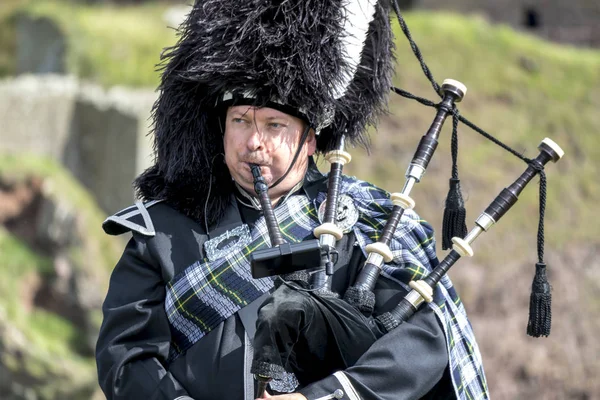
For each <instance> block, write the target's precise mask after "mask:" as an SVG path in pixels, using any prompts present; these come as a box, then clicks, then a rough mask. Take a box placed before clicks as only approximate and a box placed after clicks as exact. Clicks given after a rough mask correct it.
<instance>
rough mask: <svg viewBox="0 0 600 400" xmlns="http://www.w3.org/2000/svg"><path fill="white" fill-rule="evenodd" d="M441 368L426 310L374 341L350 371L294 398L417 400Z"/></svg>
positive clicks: (439, 346)
mask: <svg viewBox="0 0 600 400" xmlns="http://www.w3.org/2000/svg"><path fill="white" fill-rule="evenodd" d="M447 365H448V353H447V350H446V340H445V338H444V333H443V331H442V329H441V327H440V326H439V324H438V322H437V319H436V317H435V314H434V313H433V310H431V309H430V308H429V307H426V308H424V309H423V310H420V311H419V312H418V313H416V314H415V315H414V316H413V318H411V320H410V322H406V323H403V324H402V325H400V326H398V327H397V328H396V329H394V330H393V331H391V332H389V333H388V334H386V335H384V336H383V337H381V338H380V339H379V340H377V341H376V342H375V343H374V344H373V345H372V346H371V347H370V348H369V350H368V351H367V352H366V353H365V354H364V355H363V356H362V357H361V358H360V359H359V360H358V362H357V363H356V364H355V365H354V366H352V367H350V368H347V369H346V370H344V371H339V372H336V373H335V374H333V375H330V376H328V377H327V378H325V379H322V380H320V381H318V382H315V383H312V384H310V385H308V386H306V387H304V388H303V389H301V390H300V391H299V392H300V393H302V394H303V395H304V396H306V398H307V399H309V400H314V399H318V398H323V397H324V398H328V397H326V396H329V395H331V394H333V393H335V391H336V390H341V391H342V393H343V397H341V398H342V399H349V400H358V399H369V400H404V399H419V398H421V397H423V396H425V395H426V394H427V392H429V391H430V390H431V389H432V388H433V387H434V385H435V384H436V383H437V382H438V381H439V380H440V379H441V378H442V376H443V373H444V370H445V368H446V367H447ZM338 393H340V392H338ZM329 398H331V397H329Z"/></svg>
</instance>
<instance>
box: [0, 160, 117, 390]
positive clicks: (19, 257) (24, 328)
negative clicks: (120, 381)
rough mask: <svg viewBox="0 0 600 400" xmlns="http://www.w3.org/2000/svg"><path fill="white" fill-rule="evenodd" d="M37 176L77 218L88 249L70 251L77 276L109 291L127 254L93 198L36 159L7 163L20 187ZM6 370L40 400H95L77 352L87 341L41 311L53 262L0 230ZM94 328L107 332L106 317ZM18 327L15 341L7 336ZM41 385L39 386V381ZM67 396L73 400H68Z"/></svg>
mask: <svg viewBox="0 0 600 400" xmlns="http://www.w3.org/2000/svg"><path fill="white" fill-rule="evenodd" d="M30 176H36V177H40V178H42V179H43V180H44V191H45V195H46V197H49V198H51V199H54V200H55V201H59V202H60V203H61V204H62V205H63V206H66V207H67V208H69V209H70V210H74V211H76V214H77V218H78V222H77V224H76V226H77V228H76V229H77V230H78V231H79V235H78V236H80V237H81V243H79V244H78V245H77V246H74V247H73V248H72V249H71V250H69V251H70V253H71V254H69V259H70V260H71V265H72V267H74V268H84V269H85V274H86V275H87V276H88V277H90V279H93V280H94V281H95V282H97V285H98V286H99V287H100V288H101V290H105V289H106V286H107V284H108V275H109V272H110V271H111V269H112V268H113V266H114V265H115V263H116V260H117V257H118V256H119V254H120V252H121V250H122V249H121V244H120V242H116V241H115V239H114V238H111V237H108V236H106V235H104V234H103V233H102V232H101V228H100V225H101V222H102V220H103V214H102V212H101V211H99V209H98V206H97V205H96V204H95V202H94V201H93V199H92V198H91V196H90V195H89V194H88V193H87V192H86V191H85V190H84V189H83V188H82V187H81V186H80V185H79V184H78V183H77V182H76V181H75V179H74V178H73V177H72V176H70V174H69V173H67V172H66V171H65V170H64V169H63V168H61V167H60V166H59V165H58V164H57V163H55V162H52V161H50V160H47V159H43V158H39V157H36V156H26V155H20V156H11V155H0V177H1V178H2V179H3V180H5V181H13V182H18V181H21V180H24V179H26V178H27V177H30ZM0 254H2V264H1V266H0V332H4V333H3V334H2V335H3V336H2V337H0V339H1V340H2V341H3V343H2V344H3V348H4V349H5V351H4V352H3V354H1V355H0V357H1V360H0V362H1V363H2V364H3V365H5V366H6V367H7V368H9V369H10V370H12V371H13V372H14V373H15V374H16V375H15V376H23V373H25V374H26V375H27V376H28V377H29V378H28V379H30V380H29V381H28V382H29V383H28V384H27V385H28V388H29V389H28V390H32V391H34V392H35V393H36V395H37V396H38V397H37V398H40V399H53V398H74V399H75V398H76V399H89V398H90V393H91V392H92V391H93V390H94V388H95V387H96V385H95V380H96V376H95V365H94V360H93V359H91V358H86V357H82V356H80V355H78V354H77V352H76V351H74V349H75V348H77V346H79V345H80V344H81V340H83V339H82V337H83V336H82V333H81V332H80V330H79V329H78V328H77V327H76V326H75V325H73V324H72V323H71V322H69V321H68V320H66V319H64V318H62V317H61V316H59V315H57V314H54V313H52V312H49V311H47V310H44V309H42V308H39V307H37V306H35V305H34V304H33V296H34V293H32V292H33V291H35V290H36V287H37V285H38V284H39V282H41V281H43V280H45V279H48V276H51V275H53V274H54V271H53V264H52V260H51V259H49V258H47V257H44V256H40V255H38V254H36V253H35V251H34V250H33V249H31V248H29V247H28V246H27V244H25V243H24V242H22V241H21V240H19V239H17V238H16V237H14V236H13V235H11V234H10V233H9V232H8V231H7V230H6V229H5V228H4V227H3V226H0ZM92 314H93V316H92V319H91V320H90V322H91V324H93V325H95V326H97V327H99V323H100V319H99V318H98V315H97V314H98V312H97V311H94V312H93V313H92ZM7 327H10V332H14V334H12V335H8V334H6V332H7V331H6V329H7ZM31 379H33V380H34V381H31ZM65 396H66V397H65Z"/></svg>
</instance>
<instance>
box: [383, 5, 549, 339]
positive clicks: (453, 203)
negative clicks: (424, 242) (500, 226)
mask: <svg viewBox="0 0 600 400" xmlns="http://www.w3.org/2000/svg"><path fill="white" fill-rule="evenodd" d="M392 4H393V6H394V10H395V12H396V15H397V16H398V22H399V23H400V27H401V28H402V32H404V35H405V36H406V38H407V39H408V41H409V43H410V47H411V49H412V51H413V53H414V54H415V56H416V57H417V59H418V60H419V63H420V64H421V69H422V70H423V73H424V74H425V76H426V77H427V79H428V80H429V82H430V83H431V85H432V87H433V89H434V90H435V92H436V93H437V94H438V95H439V96H440V97H442V93H441V91H440V86H439V84H438V83H437V82H436V81H435V79H434V78H433V74H432V73H431V70H430V69H429V67H428V66H427V64H426V63H425V60H424V59H423V55H422V53H421V51H420V49H419V47H418V46H417V44H416V43H415V41H414V40H413V39H412V36H411V34H410V30H409V29H408V26H407V25H406V22H405V21H404V18H403V17H402V15H401V13H400V8H399V7H398V4H397V2H396V0H394V1H393V2H392ZM392 90H393V91H394V92H395V93H397V94H399V95H400V96H403V97H405V98H408V99H412V100H416V101H418V102H419V103H421V104H423V105H426V106H429V107H438V104H436V103H434V102H432V101H430V100H428V99H425V98H422V97H418V96H415V95H413V94H411V93H409V92H407V91H404V90H402V89H399V88H396V87H393V88H392ZM452 118H453V127H452V142H451V151H452V178H451V179H450V190H449V192H448V197H447V199H446V207H445V210H444V226H443V228H442V232H443V235H442V248H443V249H444V250H446V249H449V248H451V247H452V243H451V239H452V237H455V236H458V237H461V238H464V237H465V236H466V234H467V227H466V223H465V219H466V211H465V208H464V201H463V197H462V193H461V190H460V180H459V178H458V166H457V156H458V122H462V123H463V124H465V125H467V126H468V127H470V128H471V129H473V130H474V131H475V132H477V133H479V134H480V135H482V136H483V137H485V138H486V139H488V140H490V141H491V142H493V143H494V144H496V145H498V146H500V147H501V148H502V149H504V150H506V151H508V152H509V153H511V154H512V155H514V156H515V157H517V158H519V159H521V160H522V161H524V162H526V163H527V164H529V165H531V166H532V167H533V168H534V169H535V170H536V172H537V173H538V175H539V176H540V188H539V207H540V215H539V224H538V234H537V236H538V239H537V252H538V262H537V263H536V268H535V276H534V278H533V283H532V285H531V296H530V300H529V321H528V323H527V334H528V335H530V336H533V337H541V336H549V335H550V328H551V323H552V309H551V305H552V295H551V289H552V287H551V286H550V283H548V277H547V273H546V263H545V262H544V214H545V210H546V174H545V173H544V166H543V165H541V164H539V163H537V162H535V161H534V160H531V159H528V158H526V157H524V156H523V155H522V154H521V153H519V152H517V151H516V150H514V149H512V148H510V147H509V146H508V145H506V144H504V143H502V142H501V141H500V140H498V139H496V138H495V137H493V136H492V135H490V134H489V133H487V132H486V131H484V130H483V129H481V128H479V127H478V126H477V125H475V124H473V123H472V122H470V121H469V120H467V119H466V118H465V117H463V116H461V115H460V113H459V111H458V109H456V108H455V109H454V110H453V116H452Z"/></svg>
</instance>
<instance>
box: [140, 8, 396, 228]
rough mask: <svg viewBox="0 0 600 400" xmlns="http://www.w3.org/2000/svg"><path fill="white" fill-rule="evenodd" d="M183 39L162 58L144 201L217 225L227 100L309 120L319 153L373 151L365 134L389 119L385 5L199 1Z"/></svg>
mask: <svg viewBox="0 0 600 400" xmlns="http://www.w3.org/2000/svg"><path fill="white" fill-rule="evenodd" d="M179 35H180V36H179V40H178V42H177V44H176V45H175V46H173V47H171V48H168V49H166V50H165V52H164V53H163V64H162V67H163V68H162V79H161V84H160V86H159V98H158V100H157V101H156V103H155V105H154V113H153V119H154V121H153V122H154V135H155V138H154V151H155V164H154V165H153V166H152V167H150V168H149V169H148V170H146V171H145V172H144V173H143V174H142V175H140V176H139V177H138V178H137V179H136V181H135V183H134V185H135V187H136V189H137V192H138V196H139V197H141V198H142V199H144V200H152V199H163V200H165V201H166V202H167V203H169V204H170V205H171V206H173V207H175V208H176V209H178V210H179V211H181V212H183V213H184V214H186V215H187V216H189V217H191V218H193V219H195V220H198V221H201V220H203V219H204V218H205V217H206V218H207V220H208V221H209V223H213V222H214V221H215V220H217V219H218V218H219V217H220V215H221V214H222V213H223V211H224V210H225V208H226V206H227V204H228V203H229V201H230V197H231V190H232V185H231V177H230V176H229V172H228V171H227V168H225V167H224V165H223V157H221V154H222V153H223V136H222V129H221V127H220V126H219V115H220V114H221V112H220V110H219V102H220V100H222V99H223V96H224V94H225V93H229V94H233V96H236V95H243V94H247V93H251V94H252V97H253V99H254V103H255V105H261V104H262V105H265V104H267V103H268V102H272V101H275V102H277V103H280V104H285V105H286V106H287V107H292V108H294V109H298V110H302V113H303V114H304V115H305V116H306V119H307V120H308V122H309V123H310V124H311V126H312V127H314V128H315V129H317V131H318V132H319V136H318V139H317V147H318V150H319V151H321V152H323V151H327V150H330V149H332V148H333V147H334V146H335V144H336V143H337V142H338V140H339V137H340V136H341V135H342V134H345V135H346V138H347V140H349V141H351V142H353V143H355V144H362V145H366V144H367V136H366V127H367V126H368V125H373V124H374V123H375V122H376V119H377V117H378V116H379V115H380V114H381V113H382V112H384V111H385V110H386V101H387V94H388V92H389V88H390V86H391V77H392V73H393V64H394V60H393V56H392V50H393V37H392V32H391V27H390V23H389V5H388V4H387V1H378V0H235V1H232V0H197V1H196V4H195V5H194V6H193V8H192V9H191V12H190V14H189V15H188V16H187V18H186V20H185V22H184V23H183V24H182V25H181V27H180V28H179ZM221 111H222V110H221ZM216 182H218V183H219V184H218V185H216V184H215V183H216ZM209 188H210V201H208V202H206V199H207V195H208V194H209ZM205 202H206V209H205Z"/></svg>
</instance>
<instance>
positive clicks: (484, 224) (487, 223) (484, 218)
mask: <svg viewBox="0 0 600 400" xmlns="http://www.w3.org/2000/svg"><path fill="white" fill-rule="evenodd" d="M475 223H476V224H477V225H479V226H480V227H481V228H482V229H483V230H484V231H486V232H487V231H488V230H489V229H490V228H491V227H492V225H494V224H495V223H496V221H495V220H494V218H492V217H491V216H489V215H488V214H486V213H482V214H481V215H480V216H479V217H477V219H476V220H475Z"/></svg>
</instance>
